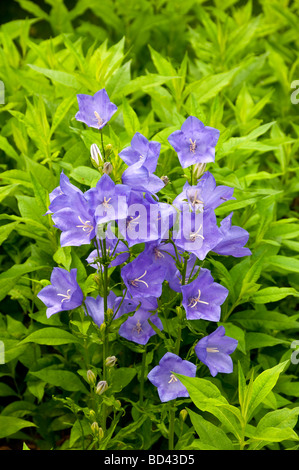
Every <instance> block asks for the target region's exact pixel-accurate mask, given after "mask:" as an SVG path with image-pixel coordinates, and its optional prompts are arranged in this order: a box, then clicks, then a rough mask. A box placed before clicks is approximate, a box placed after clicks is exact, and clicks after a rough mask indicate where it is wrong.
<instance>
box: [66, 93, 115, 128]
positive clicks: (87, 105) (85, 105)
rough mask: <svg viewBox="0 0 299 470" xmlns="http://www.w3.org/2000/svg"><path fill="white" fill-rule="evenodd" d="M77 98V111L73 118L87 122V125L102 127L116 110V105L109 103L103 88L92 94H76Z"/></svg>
mask: <svg viewBox="0 0 299 470" xmlns="http://www.w3.org/2000/svg"><path fill="white" fill-rule="evenodd" d="M77 100H78V105H79V111H78V112H77V114H76V116H75V118H76V119H77V121H82V122H84V123H85V124H87V126H88V127H95V128H96V129H102V128H103V127H104V126H105V125H106V124H107V122H108V121H110V119H111V117H112V116H113V114H114V113H115V112H116V111H117V106H116V105H115V104H113V103H111V101H110V99H109V96H108V94H107V92H106V90H105V88H102V90H100V91H97V92H96V93H95V94H94V95H93V96H91V95H83V94H82V95H77Z"/></svg>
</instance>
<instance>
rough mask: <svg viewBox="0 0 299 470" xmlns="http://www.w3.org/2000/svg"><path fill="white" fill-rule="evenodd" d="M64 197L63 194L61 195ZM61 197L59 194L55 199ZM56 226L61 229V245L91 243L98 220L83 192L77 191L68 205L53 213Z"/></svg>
mask: <svg viewBox="0 0 299 470" xmlns="http://www.w3.org/2000/svg"><path fill="white" fill-rule="evenodd" d="M61 197H62V196H61ZM58 198H60V196H58V197H57V198H55V200H54V201H53V202H54V203H55V201H56V200H57V199H58ZM52 220H53V222H54V224H55V226H56V227H57V228H58V229H59V230H61V232H62V233H61V236H60V244H61V246H81V245H85V244H89V243H90V242H91V240H92V239H93V238H94V237H95V230H96V222H95V219H94V213H93V211H92V210H91V209H90V207H89V204H88V202H87V200H86V199H85V197H84V196H83V194H82V193H81V192H80V193H79V192H77V193H75V194H73V195H72V197H71V198H70V199H69V201H68V202H67V205H66V206H65V207H64V208H63V209H60V210H58V211H57V212H54V213H53V214H52Z"/></svg>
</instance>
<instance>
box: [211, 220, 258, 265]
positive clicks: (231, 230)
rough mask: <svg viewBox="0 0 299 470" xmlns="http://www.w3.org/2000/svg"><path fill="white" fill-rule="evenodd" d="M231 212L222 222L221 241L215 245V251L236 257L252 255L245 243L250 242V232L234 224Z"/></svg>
mask: <svg viewBox="0 0 299 470" xmlns="http://www.w3.org/2000/svg"><path fill="white" fill-rule="evenodd" d="M232 216H233V212H231V213H230V214H229V215H228V216H227V217H225V219H223V220H222V221H221V223H220V233H221V235H222V239H221V241H220V242H219V243H218V244H217V245H216V246H214V248H213V251H214V252H215V253H217V254H218V255H231V256H234V257H235V258H241V257H242V256H250V255H251V251H250V250H249V248H246V247H245V246H244V245H245V244H246V243H247V242H248V239H249V233H248V232H247V231H246V230H245V229H244V228H242V227H238V226H236V225H233V226H232Z"/></svg>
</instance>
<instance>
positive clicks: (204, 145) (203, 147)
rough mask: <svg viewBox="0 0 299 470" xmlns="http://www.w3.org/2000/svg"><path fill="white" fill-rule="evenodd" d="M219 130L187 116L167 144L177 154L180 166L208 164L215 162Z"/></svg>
mask: <svg viewBox="0 0 299 470" xmlns="http://www.w3.org/2000/svg"><path fill="white" fill-rule="evenodd" d="M219 134H220V132H219V130H218V129H214V128H213V127H208V126H204V124H203V123H202V122H201V121H200V120H199V119H197V118H196V117H194V116H189V117H188V118H187V119H186V121H185V122H184V123H183V125H182V127H181V130H178V131H175V132H173V133H172V134H170V136H169V137H168V142H169V143H170V145H172V147H173V148H174V150H175V151H176V152H177V154H178V158H179V161H180V164H181V165H182V167H183V168H187V167H189V166H191V165H194V164H196V163H208V162H213V161H214V160H215V146H216V144H217V142H218V139H219Z"/></svg>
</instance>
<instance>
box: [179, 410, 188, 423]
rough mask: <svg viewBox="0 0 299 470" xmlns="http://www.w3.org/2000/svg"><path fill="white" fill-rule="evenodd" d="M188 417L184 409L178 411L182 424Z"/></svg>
mask: <svg viewBox="0 0 299 470" xmlns="http://www.w3.org/2000/svg"><path fill="white" fill-rule="evenodd" d="M187 416H188V411H187V410H186V409H185V408H184V409H183V410H181V411H180V419H181V420H182V421H183V422H184V421H185V420H186V418H187Z"/></svg>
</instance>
